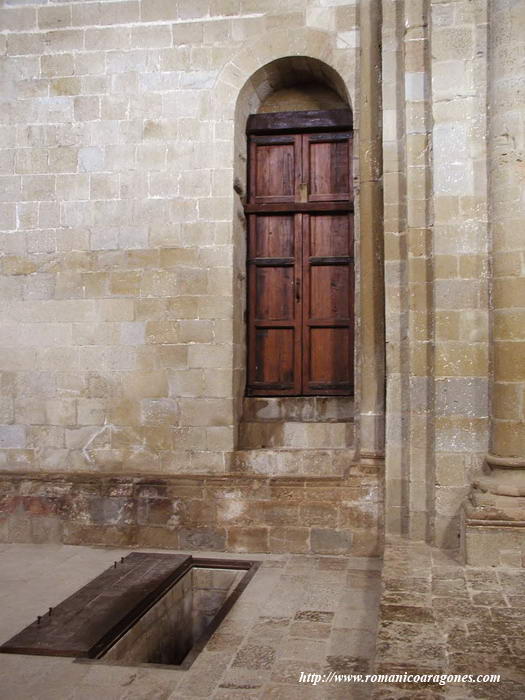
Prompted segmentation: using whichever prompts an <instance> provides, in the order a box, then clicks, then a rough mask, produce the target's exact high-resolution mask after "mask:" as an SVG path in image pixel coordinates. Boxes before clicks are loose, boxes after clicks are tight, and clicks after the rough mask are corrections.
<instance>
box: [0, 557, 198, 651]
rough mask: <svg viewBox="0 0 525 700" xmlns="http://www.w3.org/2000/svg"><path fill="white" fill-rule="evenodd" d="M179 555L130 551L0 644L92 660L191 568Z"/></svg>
mask: <svg viewBox="0 0 525 700" xmlns="http://www.w3.org/2000/svg"><path fill="white" fill-rule="evenodd" d="M191 565H192V557H191V556H186V555H182V554H156V553H145V552H132V553H131V554H128V556H127V557H125V558H123V559H121V560H120V561H119V562H117V563H116V564H115V565H114V566H112V567H111V568H110V569H107V570H106V571H104V573H102V574H100V576H97V577H96V578H94V579H93V580H92V581H90V582H89V583H88V584H86V585H85V586H84V587H83V588H81V589H80V590H78V591H77V592H76V593H73V595H71V596H70V597H69V598H66V600H64V601H63V602H62V603H60V604H59V605H57V606H56V608H52V609H51V611H50V612H48V613H46V614H45V615H42V617H41V618H40V620H36V621H35V622H33V623H32V624H31V625H29V626H28V627H26V628H25V629H23V630H22V631H21V632H19V633H18V634H16V635H15V636H14V637H12V638H11V639H10V640H9V641H7V642H6V643H5V644H3V645H2V646H0V652H3V653H10V654H40V655H47V656H74V657H84V658H91V659H92V658H96V657H97V656H99V655H100V654H101V653H103V652H104V651H105V650H106V649H107V647H108V646H109V645H111V644H112V643H113V642H114V641H115V640H116V639H117V638H118V637H119V636H120V635H121V634H123V632H125V631H126V630H127V629H128V628H129V627H130V626H131V625H132V624H133V623H134V622H135V621H136V620H137V618H138V617H140V615H142V614H143V613H144V611H145V610H147V609H148V608H149V607H150V606H151V605H153V603H155V602H156V601H157V600H158V598H159V597H160V596H162V595H163V594H164V593H165V591H166V590H167V589H168V588H169V587H170V586H171V585H173V583H174V582H175V581H176V580H177V579H178V578H180V577H181V576H182V575H183V574H184V573H186V571H188V570H189V569H190V568H191Z"/></svg>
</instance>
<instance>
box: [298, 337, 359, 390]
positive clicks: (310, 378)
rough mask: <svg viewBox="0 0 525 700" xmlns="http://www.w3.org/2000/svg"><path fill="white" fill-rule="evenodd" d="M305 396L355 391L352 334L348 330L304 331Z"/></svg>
mask: <svg viewBox="0 0 525 700" xmlns="http://www.w3.org/2000/svg"><path fill="white" fill-rule="evenodd" d="M305 334H306V335H307V336H308V337H307V341H306V343H305V344H304V346H303V348H304V352H303V356H304V365H305V366H304V380H303V392H304V393H305V394H324V395H329V394H348V393H350V392H351V391H352V388H353V381H352V379H353V362H352V346H353V343H352V332H351V329H350V328H348V327H337V328H334V327H316V326H308V327H307V328H306V329H305Z"/></svg>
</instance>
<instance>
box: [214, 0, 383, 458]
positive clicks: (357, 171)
mask: <svg viewBox="0 0 525 700" xmlns="http://www.w3.org/2000/svg"><path fill="white" fill-rule="evenodd" d="M374 7H375V5H374ZM372 9H373V8H371V9H370V12H369V13H368V12H363V13H362V14H363V17H362V19H361V24H362V26H361V32H360V33H361V47H360V48H355V49H353V48H345V49H344V50H339V49H338V47H337V45H336V36H335V34H334V33H331V32H326V31H321V30H318V29H313V28H311V27H305V28H303V29H298V30H297V31H294V32H293V33H290V32H289V31H287V30H277V31H272V32H271V33H265V34H263V35H261V36H260V37H258V38H257V39H256V40H255V41H251V42H250V44H249V46H248V45H247V46H245V47H243V48H242V49H241V50H240V51H239V52H238V53H237V54H235V55H233V56H232V58H231V60H230V61H229V62H228V63H226V64H225V66H224V67H223V69H222V70H221V72H220V74H219V76H218V79H217V82H216V84H215V86H214V89H213V92H212V95H211V100H212V104H211V107H212V109H213V114H214V119H216V120H217V125H216V134H217V135H218V140H217V141H216V142H215V143H214V144H213V150H214V151H215V150H216V153H212V154H211V157H212V158H213V159H214V162H215V163H216V167H219V168H221V169H222V171H223V173H224V175H226V172H227V170H230V168H231V170H230V172H231V174H232V176H233V181H234V187H235V190H236V192H237V194H236V195H235V196H234V198H233V211H232V215H233V216H232V228H231V238H230V239H229V241H230V242H231V244H232V250H233V254H232V262H233V275H232V299H233V308H232V319H233V337H232V342H233V366H232V369H233V382H232V399H233V403H234V415H235V418H236V423H237V425H238V422H239V419H240V416H241V411H242V398H243V395H244V386H245V378H246V370H245V368H246V362H245V357H246V355H245V350H246V348H245V325H244V311H245V260H246V237H245V230H244V211H243V202H242V196H243V193H244V192H245V184H246V182H245V181H246V142H245V126H246V120H247V118H248V116H249V114H250V113H251V112H257V111H258V109H259V108H260V105H261V104H262V103H263V101H264V100H265V99H266V98H267V97H268V96H269V95H270V94H271V93H272V92H274V91H276V90H280V89H285V88H286V87H287V86H288V85H289V80H290V76H293V75H294V71H295V74H296V75H297V71H299V73H303V74H304V71H305V70H307V71H314V74H315V76H316V80H315V82H321V83H322V84H324V85H325V86H328V88H329V89H330V90H334V91H335V92H336V93H337V94H338V95H339V96H340V97H341V98H342V99H343V100H344V102H345V103H346V104H348V105H349V106H350V107H351V109H352V111H353V115H354V125H355V126H354V145H355V150H354V164H353V165H354V168H353V172H354V185H355V191H356V198H355V206H356V216H355V235H356V260H357V270H356V271H357V274H358V275H359V268H361V269H364V270H366V277H364V276H363V275H361V280H360V282H359V283H358V284H357V285H356V299H355V302H356V309H360V311H359V312H358V313H357V325H356V337H355V344H356V348H357V354H356V365H355V367H356V376H355V380H356V390H355V401H356V421H357V426H356V428H357V431H356V448H357V451H358V454H359V452H360V453H361V455H362V456H364V457H367V458H371V459H372V460H375V459H377V458H379V459H381V457H382V455H383V454H384V383H385V374H384V371H385V368H384V357H385V346H384V291H383V290H384V287H383V270H382V266H383V250H382V248H383V243H382V230H383V228H382V211H383V202H382V184H381V181H382V163H381V152H382V150H381V148H382V146H381V139H382V134H381V117H380V112H379V110H380V95H381V89H380V87H381V75H380V70H379V69H378V66H380V65H381V63H380V60H379V58H378V55H379V54H378V51H379V41H378V40H377V36H378V35H379V33H380V21H379V19H378V17H375V15H374V13H373V11H372ZM369 15H370V16H369ZM376 35H377V36H376ZM297 62H299V63H297ZM298 65H299V66H301V67H297V66H298ZM306 66H307V67H306ZM358 84H359V85H360V90H359V101H358V102H357V101H356V95H357V85H358ZM231 145H233V146H234V150H233V152H232V151H231V150H230V147H231ZM225 147H227V149H228V150H227V151H226V150H225ZM226 152H228V153H229V154H231V157H232V160H231V161H229V162H227V163H226V162H225V160H224V155H225V154H226ZM359 160H361V161H362V167H360V164H359ZM362 238H363V239H365V241H366V244H365V245H364V246H362V245H361V240H360V239H362ZM365 309H366V313H364V310H365ZM361 316H366V324H367V328H366V329H365V331H366V332H362V325H363V323H362V321H361ZM363 358H365V359H363Z"/></svg>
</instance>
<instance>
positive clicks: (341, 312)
mask: <svg viewBox="0 0 525 700" xmlns="http://www.w3.org/2000/svg"><path fill="white" fill-rule="evenodd" d="M279 92H280V93H281V96H280V99H279V93H277V94H276V95H274V96H273V100H272V102H273V104H274V105H276V106H277V105H279V104H282V103H283V101H284V102H285V103H288V104H289V103H290V98H292V101H293V102H294V103H295V104H297V103H299V104H300V105H301V106H303V105H304V103H305V102H306V103H308V101H309V100H310V101H313V102H314V104H315V101H316V99H317V100H319V97H320V96H321V100H319V101H322V98H324V99H328V100H330V99H332V101H333V102H336V99H337V95H335V93H333V91H330V90H328V89H327V88H323V86H317V85H315V84H314V85H312V84H308V85H307V86H306V87H304V88H303V90H302V91H301V89H298V88H293V89H292V90H290V89H288V90H287V89H286V88H284V89H282V90H281V91H279ZM290 93H291V95H290ZM301 97H302V99H301ZM312 98H313V99H312ZM334 98H335V99H334ZM263 106H264V105H263ZM261 112H262V113H259V114H254V115H251V116H250V117H249V118H248V122H247V129H246V131H247V138H248V141H249V148H248V192H247V199H246V205H245V214H246V217H247V223H248V226H247V229H248V245H247V251H248V254H247V269H248V285H247V321H248V333H247V339H248V371H247V395H248V396H337V395H350V394H352V393H353V387H354V378H353V355H354V255H353V249H354V235H353V230H354V227H353V192H352V190H353V188H352V143H353V138H352V113H351V111H350V109H348V108H344V107H343V108H339V109H332V110H304V109H303V110H295V111H282V112H281V111H279V112H270V111H268V110H261Z"/></svg>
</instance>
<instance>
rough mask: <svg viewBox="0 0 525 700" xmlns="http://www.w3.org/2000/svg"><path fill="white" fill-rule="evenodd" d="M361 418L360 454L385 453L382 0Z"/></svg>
mask: <svg viewBox="0 0 525 700" xmlns="http://www.w3.org/2000/svg"><path fill="white" fill-rule="evenodd" d="M360 17H361V64H360V79H361V85H360V93H359V94H360V109H359V168H360V178H359V181H360V182H359V186H360V222H361V235H360V279H361V286H360V292H359V299H360V344H359V354H358V357H359V362H360V390H359V393H360V401H359V406H360V418H359V445H360V448H359V456H360V458H361V460H369V459H371V460H375V459H382V458H383V457H384V421H385V419H384V411H385V407H384V393H385V388H384V383H385V370H384V364H385V359H384V343H385V341H384V301H383V299H384V289H383V272H382V264H383V204H382V203H383V197H382V155H381V119H380V114H381V87H380V85H381V3H380V2H379V0H365V1H364V2H362V3H361V14H360Z"/></svg>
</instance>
